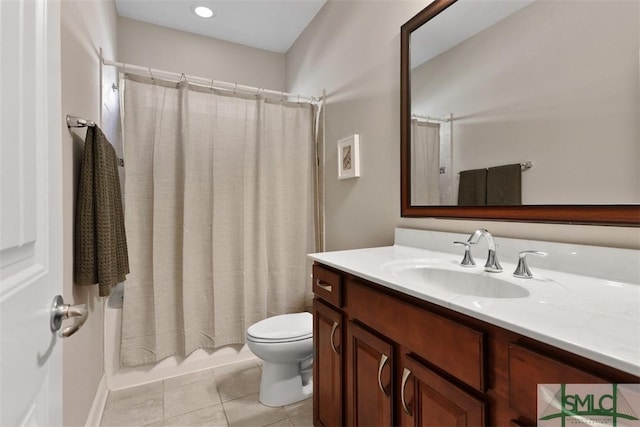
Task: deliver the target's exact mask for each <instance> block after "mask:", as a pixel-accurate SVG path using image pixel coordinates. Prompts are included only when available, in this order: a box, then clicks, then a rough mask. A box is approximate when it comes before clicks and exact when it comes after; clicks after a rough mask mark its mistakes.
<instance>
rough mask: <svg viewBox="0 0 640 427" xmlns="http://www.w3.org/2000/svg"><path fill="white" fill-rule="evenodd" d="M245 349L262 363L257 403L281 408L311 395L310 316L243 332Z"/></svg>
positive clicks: (283, 318) (269, 322) (294, 316)
mask: <svg viewBox="0 0 640 427" xmlns="http://www.w3.org/2000/svg"><path fill="white" fill-rule="evenodd" d="M247 345H248V346H249V349H250V350H251V351H252V352H253V354H255V355H256V356H258V357H259V358H260V359H262V361H263V364H262V378H261V379H260V402H261V403H262V404H263V405H266V406H284V405H289V404H291V403H294V402H299V401H300V400H304V399H306V398H308V397H310V396H311V393H312V391H313V383H312V365H313V316H312V315H311V313H306V312H305V313H293V314H283V315H281V316H274V317H270V318H268V319H264V320H261V321H260V322H258V323H255V324H253V325H251V326H250V327H249V329H247Z"/></svg>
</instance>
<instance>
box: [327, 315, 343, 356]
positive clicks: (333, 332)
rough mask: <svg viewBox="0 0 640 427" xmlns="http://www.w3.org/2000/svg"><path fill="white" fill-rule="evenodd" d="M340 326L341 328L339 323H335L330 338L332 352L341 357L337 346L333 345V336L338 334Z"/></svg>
mask: <svg viewBox="0 0 640 427" xmlns="http://www.w3.org/2000/svg"><path fill="white" fill-rule="evenodd" d="M338 326H340V324H339V323H338V322H333V327H332V328H331V337H330V338H329V342H330V343H331V350H333V352H334V353H335V354H337V355H340V353H338V350H337V349H336V346H335V345H334V344H333V336H334V335H335V334H336V329H338Z"/></svg>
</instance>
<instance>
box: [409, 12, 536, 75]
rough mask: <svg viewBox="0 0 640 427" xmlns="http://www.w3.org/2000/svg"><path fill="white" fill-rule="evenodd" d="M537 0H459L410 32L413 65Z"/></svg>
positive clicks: (412, 66) (432, 56)
mask: <svg viewBox="0 0 640 427" xmlns="http://www.w3.org/2000/svg"><path fill="white" fill-rule="evenodd" d="M533 1H534V0H480V1H478V0H458V1H457V2H456V3H455V4H454V5H452V6H451V7H449V8H447V9H446V10H445V11H444V12H442V13H441V14H440V15H438V16H437V17H436V18H434V19H433V20H432V21H429V23H428V24H427V25H423V26H422V27H420V28H419V29H417V30H416V31H414V32H413V33H411V68H412V69H413V68H415V67H417V66H419V65H421V64H423V63H424V62H426V61H428V60H429V59H431V58H434V57H436V56H437V55H439V54H441V53H442V52H444V51H446V50H448V49H451V48H452V47H453V46H455V45H457V44H458V43H460V42H462V41H464V40H466V39H468V38H469V37H472V36H474V35H475V34H477V33H479V32H481V31H482V30H484V29H486V28H489V27H490V26H492V25H494V24H495V23H497V22H499V21H501V20H503V19H505V18H506V17H508V16H510V15H512V14H514V13H516V12H518V11H519V10H521V9H523V8H525V7H526V6H528V5H530V4H531V3H533Z"/></svg>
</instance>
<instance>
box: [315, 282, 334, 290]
mask: <svg viewBox="0 0 640 427" xmlns="http://www.w3.org/2000/svg"><path fill="white" fill-rule="evenodd" d="M316 285H318V287H319V288H320V289H324V290H325V291H327V292H333V286H331V285H329V284H326V283H325V282H321V281H320V279H318V280H316Z"/></svg>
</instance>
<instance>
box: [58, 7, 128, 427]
mask: <svg viewBox="0 0 640 427" xmlns="http://www.w3.org/2000/svg"><path fill="white" fill-rule="evenodd" d="M115 31H116V11H115V5H114V3H113V1H112V0H93V1H82V0H66V1H63V2H61V45H62V46H61V48H62V64H61V66H62V114H63V115H65V114H67V113H69V114H73V115H77V116H81V117H85V118H87V119H90V120H94V121H95V122H97V123H99V122H100V115H101V105H100V91H101V87H100V76H101V67H100V61H99V49H100V47H102V48H103V49H104V50H105V52H106V54H107V55H109V56H112V57H113V56H115V53H116V52H115V45H116V36H115ZM104 83H105V86H110V85H111V83H110V82H106V81H105V82H104ZM61 120H63V118H61ZM85 132H86V130H84V129H67V127H66V126H64V128H63V131H62V144H63V171H64V172H63V173H64V176H63V186H64V194H63V215H64V228H63V233H64V247H63V251H64V252H63V259H64V294H63V297H64V300H65V302H66V303H75V304H78V303H86V304H87V305H88V307H89V317H88V320H87V322H86V323H85V325H84V326H83V327H82V329H80V330H79V331H78V332H77V333H76V334H75V335H73V336H71V337H69V338H66V339H65V340H64V341H63V357H64V368H63V385H64V398H63V405H64V407H63V411H64V425H65V426H83V425H85V422H86V420H87V416H88V414H89V411H90V409H91V404H92V403H93V400H94V396H95V395H96V391H97V390H98V386H99V384H100V381H101V379H102V375H103V357H104V352H103V328H104V322H103V318H104V308H103V301H102V300H101V299H100V298H99V297H98V292H97V286H91V287H78V286H74V285H73V219H74V206H75V193H76V189H77V182H78V172H79V164H80V159H81V156H82V147H83V144H84V136H85ZM107 136H109V137H111V135H107ZM113 142H117V141H114V140H112V143H113Z"/></svg>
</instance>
